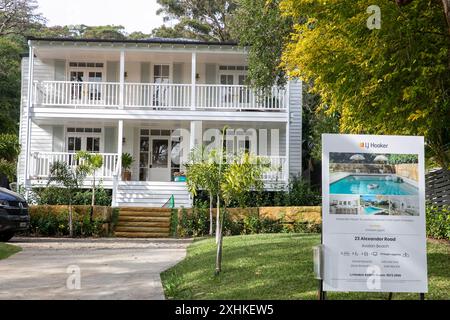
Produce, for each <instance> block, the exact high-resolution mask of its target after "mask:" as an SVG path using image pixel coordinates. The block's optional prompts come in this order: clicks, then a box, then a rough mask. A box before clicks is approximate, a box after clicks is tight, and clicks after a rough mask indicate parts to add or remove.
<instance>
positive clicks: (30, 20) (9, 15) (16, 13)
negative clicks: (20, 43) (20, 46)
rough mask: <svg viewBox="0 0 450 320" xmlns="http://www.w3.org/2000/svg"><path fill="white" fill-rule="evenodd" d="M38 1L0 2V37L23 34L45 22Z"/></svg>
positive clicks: (1, 0) (5, 0)
mask: <svg viewBox="0 0 450 320" xmlns="http://www.w3.org/2000/svg"><path fill="white" fill-rule="evenodd" d="M37 8H38V5H37V2H36V0H0V37H3V36H10V35H17V34H23V33H24V32H26V30H28V29H30V28H32V27H34V26H36V25H38V24H41V23H44V22H45V19H44V18H43V17H42V15H41V14H39V13H36V10H37Z"/></svg>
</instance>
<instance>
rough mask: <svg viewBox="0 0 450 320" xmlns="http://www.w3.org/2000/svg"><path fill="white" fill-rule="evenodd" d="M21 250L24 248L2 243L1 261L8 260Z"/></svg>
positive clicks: (0, 250)
mask: <svg viewBox="0 0 450 320" xmlns="http://www.w3.org/2000/svg"><path fill="white" fill-rule="evenodd" d="M21 250H22V248H20V247H18V246H12V245H10V244H6V243H2V242H0V260H2V259H6V258H8V257H9V256H12V255H13V254H15V253H17V252H19V251H21Z"/></svg>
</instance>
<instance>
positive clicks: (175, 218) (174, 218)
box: [170, 209, 178, 237]
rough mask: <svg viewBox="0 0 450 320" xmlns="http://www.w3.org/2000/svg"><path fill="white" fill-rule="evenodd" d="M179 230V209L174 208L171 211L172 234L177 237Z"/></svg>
mask: <svg viewBox="0 0 450 320" xmlns="http://www.w3.org/2000/svg"><path fill="white" fill-rule="evenodd" d="M177 230H178V210H177V209H172V210H171V212H170V235H171V236H172V237H176V236H177Z"/></svg>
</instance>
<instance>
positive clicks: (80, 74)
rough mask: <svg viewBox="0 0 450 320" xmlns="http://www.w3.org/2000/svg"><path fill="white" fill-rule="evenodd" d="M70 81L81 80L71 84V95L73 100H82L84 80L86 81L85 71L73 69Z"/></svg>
mask: <svg viewBox="0 0 450 320" xmlns="http://www.w3.org/2000/svg"><path fill="white" fill-rule="evenodd" d="M70 81H71V82H79V83H72V84H71V85H70V97H71V98H72V100H81V97H82V96H83V84H82V82H84V71H71V72H70Z"/></svg>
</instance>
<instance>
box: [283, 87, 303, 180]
mask: <svg viewBox="0 0 450 320" xmlns="http://www.w3.org/2000/svg"><path fill="white" fill-rule="evenodd" d="M286 85H287V88H286V102H287V110H286V116H287V122H286V135H285V136H286V167H285V170H286V173H285V174H284V176H285V179H286V180H288V181H289V174H290V162H291V151H290V145H291V144H290V140H291V101H290V87H291V86H290V81H288V82H287V84H286ZM300 141H301V140H300ZM298 157H300V158H301V157H302V155H301V154H299V155H298Z"/></svg>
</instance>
